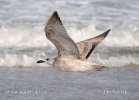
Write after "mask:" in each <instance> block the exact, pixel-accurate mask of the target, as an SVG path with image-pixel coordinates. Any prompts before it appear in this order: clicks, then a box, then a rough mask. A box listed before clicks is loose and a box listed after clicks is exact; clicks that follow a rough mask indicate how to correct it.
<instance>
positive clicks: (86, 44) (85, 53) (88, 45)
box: [76, 29, 110, 60]
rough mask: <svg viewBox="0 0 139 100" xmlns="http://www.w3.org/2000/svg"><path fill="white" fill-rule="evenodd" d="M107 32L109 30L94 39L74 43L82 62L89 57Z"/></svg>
mask: <svg viewBox="0 0 139 100" xmlns="http://www.w3.org/2000/svg"><path fill="white" fill-rule="evenodd" d="M109 32H110V29H109V30H107V31H106V32H104V33H102V34H100V35H98V36H96V37H93V38H90V39H87V40H84V41H81V42H78V43H76V45H77V47H78V50H79V55H80V58H81V59H82V60H85V59H87V58H88V57H89V56H90V55H91V53H92V52H93V50H94V49H95V47H96V46H97V45H98V44H99V43H100V42H102V41H103V40H104V39H105V37H106V36H107V35H108V33H109Z"/></svg>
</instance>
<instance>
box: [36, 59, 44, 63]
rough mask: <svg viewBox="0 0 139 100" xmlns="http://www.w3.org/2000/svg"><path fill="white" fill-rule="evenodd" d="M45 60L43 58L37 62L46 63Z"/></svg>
mask: <svg viewBox="0 0 139 100" xmlns="http://www.w3.org/2000/svg"><path fill="white" fill-rule="evenodd" d="M44 62H45V61H43V60H39V61H37V63H44Z"/></svg>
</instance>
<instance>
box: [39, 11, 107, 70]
mask: <svg viewBox="0 0 139 100" xmlns="http://www.w3.org/2000/svg"><path fill="white" fill-rule="evenodd" d="M44 31H45V34H46V37H47V38H48V39H49V40H50V41H51V42H52V43H53V44H54V45H55V46H56V48H57V50H58V56H57V57H55V58H47V59H45V60H39V61H37V63H46V64H49V65H51V66H53V67H54V68H56V69H58V70H61V71H89V70H96V71H100V70H104V69H105V68H107V67H105V66H101V65H98V64H96V63H93V62H90V61H87V58H88V57H89V56H90V55H91V53H92V51H93V50H94V48H95V47H96V46H97V45H98V44H99V43H100V42H101V41H102V40H104V39H105V37H106V36H107V34H108V33H109V31H110V29H109V30H107V31H106V32H104V33H103V34H100V35H98V36H96V37H93V38H90V39H87V40H84V41H81V42H78V43H75V42H74V41H73V40H72V39H71V37H70V36H69V35H68V34H67V32H66V29H65V28H64V26H63V24H62V21H61V20H60V17H59V15H58V12H57V11H54V12H53V13H52V15H51V16H50V18H49V19H48V21H47V23H46V26H45V29H44Z"/></svg>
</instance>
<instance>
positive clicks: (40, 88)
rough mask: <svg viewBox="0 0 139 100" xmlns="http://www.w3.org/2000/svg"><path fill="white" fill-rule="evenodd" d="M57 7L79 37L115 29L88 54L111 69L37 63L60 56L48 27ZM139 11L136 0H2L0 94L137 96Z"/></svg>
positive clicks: (64, 98)
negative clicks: (72, 69) (71, 68)
mask: <svg viewBox="0 0 139 100" xmlns="http://www.w3.org/2000/svg"><path fill="white" fill-rule="evenodd" d="M53 11H58V13H59V16H60V17H61V20H62V22H63V24H64V26H65V28H66V30H67V32H68V34H69V35H70V36H71V38H72V39H73V40H74V41H75V42H78V41H81V40H85V39H88V38H92V37H94V36H97V35H99V34H101V33H103V32H104V31H106V30H108V29H111V31H110V33H109V34H108V36H107V37H106V39H105V40H104V41H103V42H102V43H101V44H99V46H97V47H96V48H95V50H94V51H93V53H92V54H91V56H90V58H89V59H88V60H89V61H92V62H95V63H97V64H101V65H105V66H108V67H109V69H108V70H105V71H98V72H97V71H88V72H70V73H69V72H61V71H57V70H55V69H53V68H52V67H50V66H48V65H45V64H37V63H36V61H37V60H39V59H44V58H47V57H55V56H57V50H56V48H55V46H54V45H53V44H52V43H51V42H50V41H49V40H48V39H47V38H46V36H45V33H44V27H45V24H46V22H47V19H48V18H49V16H50V15H51V14H52V12H53ZM138 11H139V1H138V0H78V1H74V0H59V1H58V0H0V100H24V99H27V100H75V99H76V100H138V99H139V96H138V94H139V87H138V85H139V78H138V77H139V19H138V16H139V13H138Z"/></svg>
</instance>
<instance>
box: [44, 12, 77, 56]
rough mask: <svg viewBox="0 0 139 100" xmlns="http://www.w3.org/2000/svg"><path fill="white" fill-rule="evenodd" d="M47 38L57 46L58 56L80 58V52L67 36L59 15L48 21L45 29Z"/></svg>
mask: <svg viewBox="0 0 139 100" xmlns="http://www.w3.org/2000/svg"><path fill="white" fill-rule="evenodd" d="M45 33H46V37H47V38H48V39H49V40H50V41H51V42H52V43H53V44H54V45H55V46H56V48H57V50H58V56H60V57H73V58H79V51H78V48H77V46H76V44H75V42H74V41H73V40H72V39H71V38H70V36H69V35H68V34H67V32H66V29H65V28H64V26H63V24H62V21H61V20H60V17H59V16H58V13H57V12H56V11H54V13H53V14H52V15H51V16H50V18H49V19H48V22H47V23H46V27H45Z"/></svg>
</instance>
